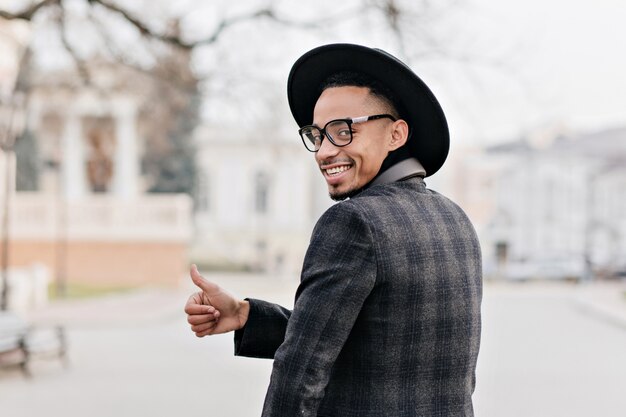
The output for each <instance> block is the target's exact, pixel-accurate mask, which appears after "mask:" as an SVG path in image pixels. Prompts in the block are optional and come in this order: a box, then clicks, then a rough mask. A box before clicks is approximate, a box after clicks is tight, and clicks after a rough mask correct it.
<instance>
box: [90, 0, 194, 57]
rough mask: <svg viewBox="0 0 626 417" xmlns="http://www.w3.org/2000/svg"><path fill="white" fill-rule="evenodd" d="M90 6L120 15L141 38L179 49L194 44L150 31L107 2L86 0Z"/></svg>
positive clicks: (119, 8) (139, 21) (188, 47)
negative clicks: (156, 40) (96, 5)
mask: <svg viewBox="0 0 626 417" xmlns="http://www.w3.org/2000/svg"><path fill="white" fill-rule="evenodd" d="M87 1H88V2H89V3H90V4H99V5H100V6H102V7H104V8H105V9H108V10H110V11H112V12H115V13H117V14H120V15H121V16H122V17H123V18H124V19H126V20H127V21H128V22H129V23H130V24H132V25H133V26H134V27H135V28H137V30H138V31H139V33H141V34H142V35H143V36H147V37H150V38H154V39H158V40H160V41H162V42H165V43H168V44H171V45H175V46H178V47H179V48H183V49H192V48H193V47H194V46H195V44H194V43H188V42H185V41H183V40H182V39H181V38H180V37H179V36H177V35H166V34H162V33H158V32H156V31H154V30H152V29H150V28H149V27H148V25H146V24H145V23H143V22H142V21H141V20H139V19H137V18H136V17H134V16H133V15H131V14H130V13H129V12H128V11H127V10H124V9H123V8H121V7H119V6H117V5H115V4H113V3H111V2H109V1H107V0H87Z"/></svg>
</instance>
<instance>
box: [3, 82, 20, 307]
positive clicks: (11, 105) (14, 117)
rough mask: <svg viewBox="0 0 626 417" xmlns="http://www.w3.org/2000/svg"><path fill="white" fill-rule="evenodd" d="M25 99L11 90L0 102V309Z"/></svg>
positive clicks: (6, 296) (5, 292)
mask: <svg viewBox="0 0 626 417" xmlns="http://www.w3.org/2000/svg"><path fill="white" fill-rule="evenodd" d="M24 105H25V98H24V95H23V94H21V93H14V94H13V95H12V96H11V97H10V98H9V99H8V100H6V101H0V149H2V153H3V154H4V193H3V197H4V199H3V202H2V206H3V210H2V253H1V254H0V256H1V264H2V293H1V294H0V310H2V311H4V310H7V309H8V307H9V220H10V207H11V194H12V192H13V188H14V185H15V181H14V176H13V173H14V172H15V169H14V162H15V143H16V141H17V139H18V138H19V137H20V136H21V135H22V132H23V131H24V126H25V110H24Z"/></svg>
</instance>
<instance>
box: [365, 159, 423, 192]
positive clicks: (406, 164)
mask: <svg viewBox="0 0 626 417" xmlns="http://www.w3.org/2000/svg"><path fill="white" fill-rule="evenodd" d="M425 176H426V170H425V169H424V167H423V166H422V164H420V162H419V161H418V160H417V159H415V158H408V159H404V160H402V161H400V162H398V163H397V164H395V165H392V166H390V167H389V168H388V169H387V170H386V171H385V172H383V173H382V174H380V175H379V176H377V177H376V178H375V179H374V181H372V182H371V183H370V184H369V185H368V186H367V188H369V187H371V186H373V185H379V184H388V183H390V182H396V181H402V180H406V179H408V178H412V177H422V178H424V177H425Z"/></svg>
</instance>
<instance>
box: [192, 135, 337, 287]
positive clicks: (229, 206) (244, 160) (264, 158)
mask: <svg viewBox="0 0 626 417" xmlns="http://www.w3.org/2000/svg"><path fill="white" fill-rule="evenodd" d="M272 135H274V136H272ZM275 135H276V134H275V133H272V132H262V131H259V130H256V131H242V130H238V129H237V127H231V128H222V129H216V128H213V129H199V130H198V136H197V139H198V147H199V150H198V152H199V153H198V170H199V174H200V179H201V180H200V185H201V188H200V189H199V191H198V193H199V195H198V196H197V200H198V207H197V208H196V214H195V236H194V244H193V254H194V258H195V259H197V260H198V262H204V263H207V264H209V265H214V266H217V267H232V268H243V269H251V270H261V271H265V272H268V273H274V274H288V275H290V276H294V275H297V273H298V272H299V271H300V268H301V266H302V260H303V257H304V253H305V250H306V247H307V245H308V241H309V238H310V233H311V230H312V228H313V226H314V224H315V222H316V220H317V219H318V218H319V216H320V215H321V213H322V212H323V211H324V210H325V209H326V208H327V207H329V206H330V205H331V204H332V201H331V200H330V198H329V197H328V192H327V189H326V185H325V183H324V179H323V178H322V176H321V174H320V173H319V171H318V170H317V168H316V165H315V162H314V156H313V154H312V153H310V152H308V151H307V150H306V149H305V148H304V146H302V144H301V143H300V139H299V137H298V135H297V132H296V131H295V129H294V132H293V135H292V136H291V137H289V138H284V137H282V136H281V137H279V138H276V137H275Z"/></svg>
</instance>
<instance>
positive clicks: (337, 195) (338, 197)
mask: <svg viewBox="0 0 626 417" xmlns="http://www.w3.org/2000/svg"><path fill="white" fill-rule="evenodd" d="M360 191H361V189H360V188H353V189H350V190H347V191H339V190H334V189H332V188H329V190H328V195H329V196H330V198H331V199H332V200H334V201H343V200H345V199H348V198H351V197H354V196H355V195H357V194H358V193H359V192H360Z"/></svg>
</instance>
